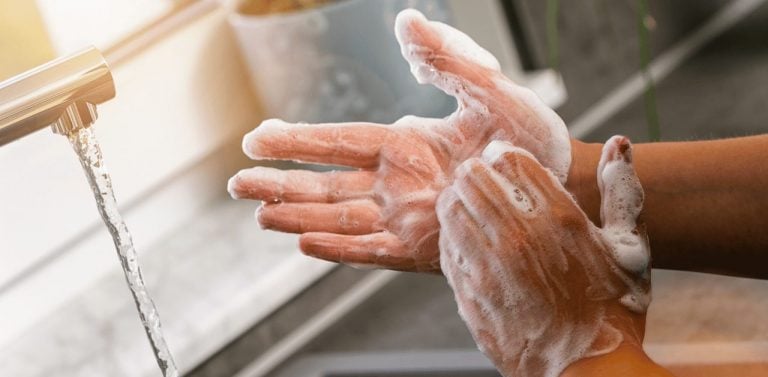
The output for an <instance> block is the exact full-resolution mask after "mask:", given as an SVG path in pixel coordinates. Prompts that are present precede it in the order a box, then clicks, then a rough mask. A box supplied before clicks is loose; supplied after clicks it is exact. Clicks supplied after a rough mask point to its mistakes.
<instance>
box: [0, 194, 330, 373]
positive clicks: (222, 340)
mask: <svg viewBox="0 0 768 377" xmlns="http://www.w3.org/2000/svg"><path fill="white" fill-rule="evenodd" d="M254 208H255V205H254V204H253V203H246V202H235V201H233V200H231V199H228V198H221V199H220V200H218V201H216V202H215V203H214V204H213V205H211V206H210V207H208V208H206V209H204V210H203V211H201V212H200V213H198V214H196V216H195V217H194V219H193V220H191V221H190V222H188V223H186V224H182V225H180V226H179V228H178V229H177V230H176V231H174V232H172V234H171V235H170V236H168V237H167V238H165V239H163V240H162V241H160V242H159V243H156V244H155V245H154V246H153V247H151V248H149V249H148V250H147V252H146V253H145V254H144V255H142V260H141V262H142V268H143V272H144V275H145V279H146V282H147V285H148V289H149V292H150V293H151V294H152V295H153V298H154V300H155V303H156V305H157V307H158V310H159V312H160V315H161V318H162V320H163V325H164V332H165V335H166V338H167V340H168V343H169V346H170V347H171V350H172V351H174V354H175V357H176V362H177V364H178V365H179V367H180V369H181V370H182V372H184V371H188V370H189V369H190V368H192V367H194V366H195V365H197V364H198V363H200V362H202V361H203V360H204V359H205V358H207V357H209V356H210V355H211V354H213V353H214V352H216V351H217V350H219V349H220V348H221V347H222V346H224V345H226V344H227V343H229V342H230V341H232V340H233V339H235V338H236V337H237V336H238V335H239V334H241V333H243V332H244V331H245V330H247V329H248V328H249V327H251V326H253V325H254V324H255V323H258V322H259V321H260V320H261V319H263V318H265V317H266V316H267V315H268V314H270V313H271V312H272V310H274V309H275V308H277V307H279V306H280V305H282V304H284V303H285V302H286V301H288V300H289V299H290V298H291V297H293V296H294V295H296V294H297V293H299V292H301V291H302V290H303V289H304V288H305V287H306V286H308V285H310V284H312V283H313V282H314V281H315V280H317V279H318V278H320V277H321V276H323V275H324V274H325V273H327V272H328V271H330V269H331V268H332V267H333V264H330V263H325V262H320V261H317V260H313V259H310V258H308V257H305V256H304V255H302V254H301V253H300V252H298V249H297V241H296V237H295V236H292V235H285V234H278V233H274V232H267V231H263V230H259V229H258V225H257V224H256V223H255V221H253V220H251V219H252V213H253V209H254ZM115 264H117V263H115ZM4 360H5V361H4ZM0 365H4V366H5V367H3V374H4V375H13V376H53V375H72V376H87V375H91V374H93V375H110V376H123V375H125V376H155V375H157V370H156V368H157V366H156V364H155V361H154V359H153V358H152V355H151V351H150V348H149V345H148V343H147V340H146V337H145V335H144V333H143V330H142V328H141V323H140V321H139V319H138V316H137V314H136V309H135V307H134V304H133V302H132V300H131V297H130V294H129V291H128V289H127V287H126V286H125V281H124V278H123V277H122V272H121V271H119V270H118V269H117V268H114V269H113V270H112V271H111V272H110V273H108V274H107V275H106V276H105V277H103V278H101V279H99V280H98V281H97V282H96V283H95V284H93V285H92V286H91V287H89V288H88V289H86V290H84V291H83V292H82V293H81V294H80V295H78V297H76V298H75V299H73V300H72V301H70V302H67V303H66V304H64V305H63V306H61V307H60V308H59V309H57V310H56V312H55V314H54V313H52V315H50V316H48V317H46V318H45V319H43V320H42V321H41V322H40V323H38V324H36V325H35V326H34V327H33V328H32V329H30V330H29V331H27V332H26V333H24V334H23V335H22V336H21V337H19V338H18V339H17V340H16V341H14V342H11V343H10V345H9V346H8V347H6V348H5V349H4V350H3V352H2V356H0ZM8 367H10V368H11V369H5V368H8Z"/></svg>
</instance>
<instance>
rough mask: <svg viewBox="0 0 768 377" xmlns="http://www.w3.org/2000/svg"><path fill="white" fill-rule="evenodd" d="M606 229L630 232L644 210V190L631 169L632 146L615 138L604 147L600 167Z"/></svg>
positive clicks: (603, 219)
mask: <svg viewBox="0 0 768 377" xmlns="http://www.w3.org/2000/svg"><path fill="white" fill-rule="evenodd" d="M597 185H598V187H599V188H600V196H601V199H602V203H601V205H600V218H601V220H602V222H603V227H610V228H614V229H622V230H624V231H631V230H633V229H635V227H636V226H637V225H636V220H637V216H638V215H640V211H641V210H642V208H643V188H642V186H640V180H639V179H638V178H637V174H636V173H635V169H634V167H633V165H632V144H631V143H630V142H629V139H627V138H626V137H624V136H614V137H612V138H610V139H609V140H608V141H607V142H606V143H605V145H604V146H603V153H602V155H601V156H600V162H599V164H598V167H597Z"/></svg>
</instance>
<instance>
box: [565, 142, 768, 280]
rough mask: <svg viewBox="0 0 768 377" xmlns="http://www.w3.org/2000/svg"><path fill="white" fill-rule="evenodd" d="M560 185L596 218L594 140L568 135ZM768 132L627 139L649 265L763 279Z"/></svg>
mask: <svg viewBox="0 0 768 377" xmlns="http://www.w3.org/2000/svg"><path fill="white" fill-rule="evenodd" d="M571 145H572V153H573V163H572V165H571V170H570V173H569V175H568V182H566V188H567V189H568V191H570V192H571V193H573V194H574V195H575V196H576V199H577V202H578V203H579V205H580V206H581V208H583V209H584V211H585V212H586V213H587V214H588V215H589V218H590V219H591V220H592V221H594V222H595V223H598V222H597V221H598V220H599V208H600V194H599V191H598V188H597V185H596V184H595V182H596V181H595V172H596V171H597V164H598V160H599V158H600V148H601V146H600V144H587V143H582V142H580V141H577V140H572V141H571ZM766 157H768V135H761V136H750V137H741V138H733V139H722V140H707V141H688V142H665V143H648V144H635V145H634V161H635V169H636V171H637V175H638V176H639V177H640V182H641V183H642V185H643V188H644V190H645V194H646V201H645V206H644V209H643V212H642V214H641V217H642V219H643V220H644V222H645V224H646V226H647V228H648V234H650V235H651V237H650V240H651V250H652V255H653V266H654V267H657V268H668V269H676V270H686V271H699V272H710V273H718V274H727V275H735V276H743V277H752V278H760V279H768V268H767V267H766V266H768V252H767V251H768V232H766V229H768V216H766V215H765V214H766V213H768V195H766V188H767V187H768V164H766V163H765V160H766Z"/></svg>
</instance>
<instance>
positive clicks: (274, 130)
mask: <svg viewBox="0 0 768 377" xmlns="http://www.w3.org/2000/svg"><path fill="white" fill-rule="evenodd" d="M396 34H397V39H398V42H399V43H400V46H401V49H402V53H403V56H404V57H405V58H406V60H408V62H409V63H410V65H411V71H412V72H413V74H414V76H416V78H417V80H419V82H421V83H427V84H432V85H434V86H436V87H438V88H440V89H441V90H443V91H444V92H446V93H447V94H449V95H452V96H454V97H455V98H456V99H457V101H458V109H457V110H456V112H454V113H453V114H452V115H450V116H448V117H446V118H445V119H425V118H417V117H405V118H402V119H400V120H399V121H397V122H396V123H395V124H392V125H381V124H371V123H341V124H317V125H310V124H289V123H285V122H282V121H278V120H269V121H266V122H264V123H263V124H262V125H261V126H260V127H258V128H257V129H256V130H254V131H253V132H252V133H250V134H249V135H247V136H246V138H245V140H244V143H243V148H244V150H245V152H246V153H247V154H248V155H249V156H250V157H252V158H255V159H280V160H295V161H304V162H312V163H322V164H334V165H346V166H351V167H354V168H357V169H359V170H357V171H342V172H333V173H315V172H310V171H302V170H294V171H280V170H276V169H269V168H263V167H256V168H253V169H248V170H243V171H241V172H239V173H238V174H237V175H236V176H234V177H233V178H232V179H231V181H230V186H229V189H230V192H231V193H232V196H234V197H236V198H247V199H258V200H262V201H264V202H265V204H264V206H262V208H261V210H260V213H259V218H258V219H259V222H260V223H261V225H262V226H263V227H265V228H267V229H272V230H278V231H284V232H291V233H301V234H302V236H301V239H300V244H301V249H302V250H303V251H304V252H305V253H306V254H308V255H311V256H314V257H318V258H322V259H326V260H330V261H334V262H342V263H350V264H358V265H369V266H375V267H383V268H390V269H396V270H407V271H428V272H439V271H440V262H439V251H438V247H437V239H438V231H439V225H438V221H437V216H436V215H435V202H436V200H437V196H438V194H439V193H440V192H441V191H442V190H443V188H444V187H445V186H446V185H448V184H450V183H451V182H452V180H453V172H454V170H455V168H456V166H458V165H459V164H460V163H462V162H463V161H465V160H466V159H468V158H470V157H473V156H477V155H479V154H480V152H481V151H482V149H483V148H484V147H485V146H486V145H487V144H488V142H490V141H491V140H504V141H508V142H511V143H513V144H515V145H517V146H520V147H522V148H525V149H526V150H528V151H530V152H531V153H533V154H534V155H535V156H536V158H538V159H539V161H541V163H542V164H543V165H544V166H546V167H547V168H549V169H550V170H552V171H553V172H554V174H555V175H556V176H557V177H558V178H559V179H560V180H561V181H565V180H566V177H567V175H568V170H569V166H570V160H571V152H570V151H571V150H570V140H569V138H568V131H567V130H566V128H565V125H564V124H563V121H562V120H561V119H560V118H559V117H558V116H557V114H555V112H554V111H552V110H551V109H549V108H548V107H547V106H546V105H545V104H544V103H542V102H541V100H540V99H539V98H538V97H537V96H536V95H535V94H534V93H533V92H531V91H530V90H529V89H526V88H523V87H521V86H519V85H517V84H515V83H514V82H512V81H511V80H509V79H508V78H506V77H505V76H504V75H503V74H502V73H501V70H500V67H499V63H498V62H497V61H496V59H495V58H494V57H493V56H492V55H491V54H490V53H488V52H487V51H485V50H483V49H482V48H481V47H480V46H478V45H476V44H475V43H474V42H473V41H472V40H471V39H470V38H469V37H467V36H466V35H464V34H462V33H461V32H459V31H458V30H455V29H453V28H451V27H449V26H447V25H444V24H441V23H437V22H430V21H428V20H427V19H426V18H424V16H423V15H421V13H419V12H417V11H415V10H406V11H403V12H401V13H400V14H399V15H398V17H397V20H396Z"/></svg>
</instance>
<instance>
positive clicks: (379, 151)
mask: <svg viewBox="0 0 768 377" xmlns="http://www.w3.org/2000/svg"><path fill="white" fill-rule="evenodd" d="M405 21H407V22H406V23H405V24H404V28H403V30H409V29H408V28H410V30H411V32H409V33H407V34H408V35H404V34H400V35H398V37H399V40H400V42H401V43H403V42H405V43H403V44H404V55H406V56H407V57H409V59H411V60H412V61H411V65H412V70H414V71H415V72H416V73H418V76H419V79H420V81H422V82H424V83H431V84H433V85H436V86H438V87H439V88H441V89H443V90H444V91H446V92H447V93H449V94H451V95H454V96H456V97H457V99H458V102H459V106H460V107H459V111H457V113H455V114H454V115H452V116H450V117H448V118H446V119H424V118H415V117H407V118H404V119H403V120H401V121H399V122H397V123H396V124H394V125H377V124H368V123H365V124H361V123H355V124H325V125H290V124H286V123H282V122H279V121H269V122H265V124H263V125H262V126H261V127H260V128H259V129H257V130H256V131H254V132H253V133H252V134H250V135H249V137H247V138H246V140H245V142H244V149H245V150H246V153H247V154H249V156H251V157H253V158H256V159H283V160H297V161H305V162H315V163H325V164H334V165H347V166H351V167H354V168H357V170H354V171H344V172H335V173H315V172H308V171H288V172H282V171H278V170H275V169H267V168H253V169H249V170H244V171H242V172H240V173H238V175H236V176H235V177H233V178H232V180H231V181H230V187H229V188H230V192H231V193H232V194H233V196H235V197H237V198H247V199H256V200H262V201H265V205H264V206H262V208H261V210H260V212H259V215H258V216H259V222H260V224H261V225H262V226H263V227H265V228H268V229H273V230H278V231H285V232H292V233H301V234H302V236H301V238H300V245H301V248H302V251H304V252H305V253H306V254H308V255H311V256H315V257H319V258H323V259H326V260H330V261H335V262H342V263H354V264H358V265H359V264H364V265H371V266H377V267H382V268H390V269H397V270H405V271H423V272H441V269H440V259H439V250H438V247H437V240H438V235H439V233H438V232H439V226H438V221H437V217H436V214H435V202H436V199H437V196H438V194H439V193H440V192H441V191H442V190H443V189H444V188H445V187H446V186H447V185H448V184H450V183H451V182H452V180H453V171H454V170H455V168H456V167H457V166H459V165H460V164H461V163H462V162H464V161H466V160H467V159H469V158H471V157H475V156H477V155H479V153H480V151H481V150H482V149H483V148H484V147H485V145H487V144H488V142H490V141H492V140H505V141H510V142H512V143H513V144H515V145H517V146H520V147H523V148H524V149H526V150H528V151H530V152H531V153H532V154H533V155H534V156H535V157H536V158H537V159H538V160H539V162H541V163H542V165H544V166H545V167H547V168H549V169H551V170H553V171H555V173H556V174H557V176H558V178H560V180H561V181H564V180H565V178H566V176H567V182H566V187H567V188H568V190H569V191H571V192H572V193H574V194H575V196H576V198H577V200H578V203H579V204H580V205H582V206H583V207H584V209H585V211H586V212H587V214H589V216H590V219H592V220H593V221H594V222H595V224H598V223H599V222H598V219H599V218H598V215H597V214H598V213H599V206H600V199H599V190H598V188H597V185H596V178H595V177H596V171H597V164H598V161H599V158H600V146H599V145H591V144H584V143H581V142H578V141H575V140H570V141H569V140H568V138H567V134H565V136H563V135H564V134H563V130H564V128H563V127H561V126H562V121H561V120H560V119H559V118H557V116H556V115H555V116H554V117H553V114H554V113H553V112H551V110H548V109H543V108H542V106H543V104H541V103H540V101H538V99H537V98H536V97H535V95H533V94H532V93H530V91H527V90H525V89H522V88H520V87H518V86H516V85H514V84H513V83H511V82H510V81H509V80H507V79H506V78H503V75H501V74H500V72H499V71H498V69H496V67H493V66H492V64H491V65H489V64H488V63H487V61H486V60H487V59H480V60H478V59H474V58H473V57H472V56H469V57H468V56H467V55H462V54H457V53H456V51H455V50H452V49H449V48H445V45H446V43H445V42H446V41H444V40H443V39H442V37H441V35H440V30H436V29H434V28H431V27H430V25H429V24H427V23H425V22H426V21H425V20H422V19H420V18H418V17H415V18H413V17H412V18H407V19H405ZM449 44H450V43H448V45H449ZM406 47H408V48H406ZM425 72H426V73H425ZM449 84H450V85H449ZM456 85H457V86H456ZM767 141H768V140H766V139H765V138H748V139H742V140H738V141H736V142H733V141H727V140H726V141H711V142H702V143H701V144H699V143H692V144H691V147H686V145H687V144H688V143H682V144H676V143H659V144H648V145H637V146H636V148H635V164H636V168H637V171H638V174H639V176H640V181H641V182H642V183H643V185H644V186H645V188H646V193H647V199H646V200H647V202H646V203H647V204H646V207H645V210H644V212H643V217H644V219H645V220H646V222H647V223H648V228H649V229H650V232H651V235H652V237H651V240H652V246H653V248H652V250H653V257H654V259H655V260H654V266H656V267H659V266H660V267H667V268H678V269H688V270H699V271H716V272H721V273H723V272H725V273H730V274H741V275H748V276H762V277H765V276H766V272H765V270H764V269H761V266H765V265H766V264H765V263H764V262H765V257H764V256H762V255H764V254H763V253H761V251H762V250H765V249H766V246H768V242H766V238H765V237H766V236H765V235H764V234H762V233H760V232H757V231H756V230H757V229H761V230H762V229H765V228H766V227H765V225H766V224H765V222H766V220H765V217H764V216H758V215H759V214H760V213H765V210H766V209H768V208H766V206H767V205H766V199H765V198H764V197H765V196H764V195H760V192H759V191H760V189H761V188H762V187H765V183H766V182H765V180H766V178H765V177H768V172H766V171H765V169H766V167H765V164H763V161H762V158H761V154H762V153H761V151H764V150H766V149H765V147H766V145H765V144H766V142H767ZM569 150H570V152H569V153H567V155H568V157H571V158H568V159H563V158H562V154H563V153H562V152H564V151H565V152H567V151H569ZM553 152H557V153H553ZM563 160H568V161H565V162H566V165H568V164H570V166H569V168H568V169H565V172H564V171H563ZM570 160H573V162H572V163H571V161H570ZM719 174H722V176H721V175H719ZM720 177H724V178H720ZM761 177H762V178H761ZM697 185H701V186H697ZM699 187H702V188H706V189H704V190H700V189H699ZM676 203H677V204H676ZM680 203H682V204H680ZM713 203H714V204H713ZM747 207H749V208H747ZM670 209H675V210H676V212H675V213H674V214H671V215H670V212H669V210H670ZM741 210H745V211H746V212H744V213H746V214H748V216H740V215H739V211H741ZM720 216H724V217H720ZM719 217H720V218H719ZM726 220H727V221H726ZM744 222H746V223H747V224H745V225H742V226H739V225H737V224H744ZM691 224H693V225H691ZM700 224H701V226H702V228H700V229H697V227H699V226H700ZM668 225H669V227H667V226H668ZM719 227H723V228H722V229H723V230H724V232H722V233H721V231H720V229H718V228H719ZM673 230H677V231H678V232H679V233H676V232H673ZM656 232H659V233H660V237H657V235H656ZM721 235H722V236H721ZM693 237H699V238H697V239H695V240H694V239H693ZM687 242H692V243H693V244H691V245H690V246H687V245H688V243H687ZM694 245H695V246H694ZM749 258H756V259H753V260H750V259H749ZM725 259H727V260H725ZM754 260H758V261H762V263H754V262H753V261H754ZM761 270H762V272H761ZM617 368H629V369H631V370H636V371H643V370H647V371H650V370H657V369H655V368H658V367H655V366H654V365H653V364H652V362H650V360H649V359H648V358H647V356H645V355H644V354H643V352H642V349H641V348H640V347H639V345H637V344H622V345H620V346H619V347H618V348H617V349H616V350H615V351H614V352H611V353H609V354H606V355H602V356H597V357H591V358H587V359H583V360H580V361H577V362H575V363H573V364H572V365H571V366H570V367H569V368H567V369H566V370H565V372H564V373H565V374H568V375H595V374H594V373H598V372H599V371H604V372H605V371H608V372H605V373H604V375H626V374H625V373H623V372H622V373H618V374H617V373H614V374H611V373H610V371H616V370H618V369H617ZM569 373H570V374H569ZM641 375H642V374H641ZM645 375H647V374H645Z"/></svg>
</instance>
